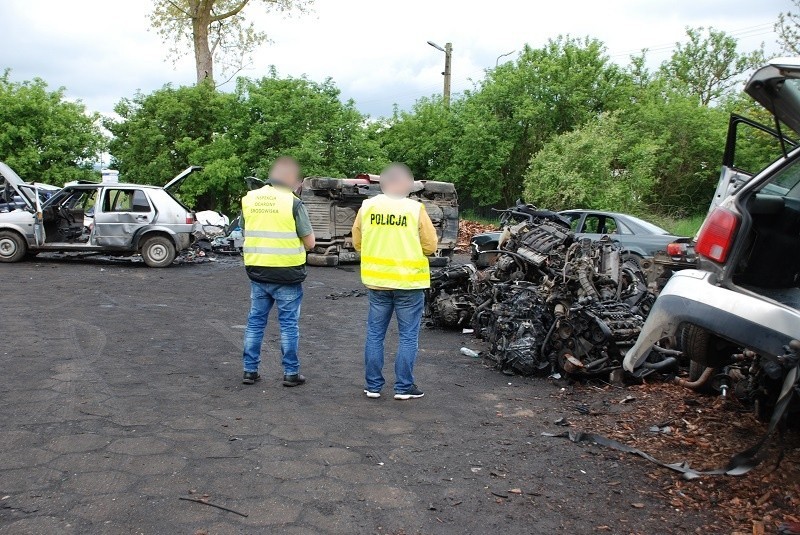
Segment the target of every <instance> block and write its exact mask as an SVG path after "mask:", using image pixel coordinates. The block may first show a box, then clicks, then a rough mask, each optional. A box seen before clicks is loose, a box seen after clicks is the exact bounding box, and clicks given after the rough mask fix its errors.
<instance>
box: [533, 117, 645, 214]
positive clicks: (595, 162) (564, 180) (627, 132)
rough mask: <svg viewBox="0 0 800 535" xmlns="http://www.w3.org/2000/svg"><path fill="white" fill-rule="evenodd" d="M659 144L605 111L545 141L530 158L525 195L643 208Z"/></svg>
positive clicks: (557, 204)
mask: <svg viewBox="0 0 800 535" xmlns="http://www.w3.org/2000/svg"><path fill="white" fill-rule="evenodd" d="M659 148H660V147H659V146H658V143H657V142H656V141H654V140H650V139H647V138H642V137H640V136H639V135H638V133H637V132H635V131H633V130H631V129H630V128H629V126H628V125H626V124H624V122H623V120H622V118H621V117H620V114H619V113H613V112H612V113H604V114H602V115H600V116H599V117H597V118H595V119H592V120H591V121H589V122H588V123H586V124H584V125H583V126H582V127H580V128H578V129H576V130H572V131H570V132H566V133H564V134H561V135H558V136H555V137H554V138H553V139H551V140H550V141H549V142H547V143H545V145H544V147H543V148H542V150H540V151H539V152H538V153H536V155H535V156H534V157H533V158H532V159H531V164H530V169H529V170H528V174H527V179H526V191H525V194H526V199H527V200H528V201H530V202H533V203H534V204H536V205H538V206H543V207H547V208H548V209H552V210H562V209H566V208H591V209H595V210H617V211H624V212H641V211H642V208H643V201H644V199H645V198H647V197H648V196H649V195H650V194H651V192H652V189H653V185H654V184H655V182H656V177H655V175H654V172H653V171H654V168H655V166H656V163H655V160H656V153H657V151H658V149H659Z"/></svg>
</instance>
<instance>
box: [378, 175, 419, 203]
mask: <svg viewBox="0 0 800 535" xmlns="http://www.w3.org/2000/svg"><path fill="white" fill-rule="evenodd" d="M413 187H414V177H412V176H411V175H409V174H408V173H406V172H404V171H403V170H401V169H390V170H388V171H387V172H385V173H384V174H382V175H381V191H383V192H384V193H385V194H386V195H391V196H392V197H406V196H407V195H408V194H409V193H411V190H412V188H413Z"/></svg>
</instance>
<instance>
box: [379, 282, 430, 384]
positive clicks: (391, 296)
mask: <svg viewBox="0 0 800 535" xmlns="http://www.w3.org/2000/svg"><path fill="white" fill-rule="evenodd" d="M368 292H369V313H368V314H367V343H366V346H365V348H364V365H365V368H366V389H367V390H369V391H370V392H380V390H381V388H383V385H384V384H385V383H386V381H385V380H384V379H383V342H384V340H385V338H386V329H387V328H388V327H389V322H390V321H391V320H392V312H394V313H395V315H396V316H397V328H398V330H399V331H400V343H399V344H398V346H397V356H396V357H395V359H394V376H395V383H394V391H395V393H405V392H407V391H408V390H409V389H411V387H412V386H413V385H414V362H415V361H416V360H417V350H418V349H419V327H420V323H421V322H422V312H423V309H424V306H425V293H424V291H423V290H368Z"/></svg>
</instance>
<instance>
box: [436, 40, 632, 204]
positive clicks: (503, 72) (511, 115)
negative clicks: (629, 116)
mask: <svg viewBox="0 0 800 535" xmlns="http://www.w3.org/2000/svg"><path fill="white" fill-rule="evenodd" d="M630 88H631V80H630V77H629V76H628V75H627V74H626V73H625V72H623V70H622V69H620V68H619V67H618V66H617V65H615V64H613V63H612V62H611V61H610V59H609V58H608V56H607V55H606V53H605V48H604V46H603V44H602V43H601V42H600V41H598V40H596V39H589V38H586V39H576V38H572V37H559V38H557V39H555V40H550V41H549V42H548V43H547V44H546V45H545V46H544V47H542V48H537V49H534V48H530V47H527V46H526V47H525V49H524V50H523V51H522V53H521V54H520V55H519V57H518V58H517V60H516V61H515V62H509V63H505V64H503V65H501V66H499V67H497V68H495V69H493V70H491V71H488V72H487V73H486V78H485V79H484V80H483V81H481V82H480V83H479V84H478V86H477V88H476V89H475V91H474V92H470V93H468V94H467V95H466V96H465V98H464V102H463V105H462V108H461V109H460V110H459V123H460V124H461V125H463V126H462V127H461V129H460V130H459V131H458V140H457V143H456V144H455V146H454V147H453V149H452V152H453V154H452V158H451V162H450V168H449V170H448V173H447V176H449V177H450V179H451V180H452V181H453V182H455V183H457V184H458V185H459V187H460V189H461V190H462V191H463V192H464V193H466V194H467V195H468V196H469V197H471V198H472V199H474V200H475V201H476V202H477V203H478V204H481V205H492V204H496V203H503V204H509V203H512V202H513V201H514V200H515V199H516V198H517V197H518V196H519V195H520V194H521V193H522V186H523V177H524V175H525V171H526V169H527V167H528V163H529V161H530V158H531V155H533V154H534V153H536V152H537V151H538V150H539V149H541V147H542V146H543V145H544V143H545V142H546V141H547V140H549V139H550V138H551V137H552V136H554V135H556V134H560V133H563V132H568V131H570V130H572V129H574V128H576V127H577V126H580V125H581V124H583V123H585V122H586V121H588V120H590V119H592V118H594V117H596V116H597V115H599V114H600V113H602V112H604V111H608V110H614V109H617V108H619V107H620V106H621V105H623V104H624V103H625V102H626V101H627V100H628V99H629V94H630Z"/></svg>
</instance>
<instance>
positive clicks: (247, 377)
mask: <svg viewBox="0 0 800 535" xmlns="http://www.w3.org/2000/svg"><path fill="white" fill-rule="evenodd" d="M260 380H261V376H260V375H258V372H244V375H242V384H243V385H254V384H256V381H260Z"/></svg>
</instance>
